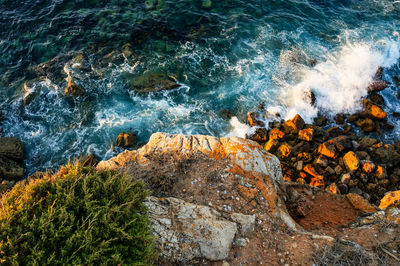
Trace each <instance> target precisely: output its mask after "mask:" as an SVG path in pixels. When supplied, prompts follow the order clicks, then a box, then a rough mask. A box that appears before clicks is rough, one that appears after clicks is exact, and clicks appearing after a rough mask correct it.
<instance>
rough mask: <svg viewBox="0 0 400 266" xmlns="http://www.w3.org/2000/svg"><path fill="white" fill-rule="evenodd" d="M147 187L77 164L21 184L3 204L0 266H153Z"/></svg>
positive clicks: (128, 179)
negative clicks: (61, 265) (147, 211)
mask: <svg viewBox="0 0 400 266" xmlns="http://www.w3.org/2000/svg"><path fill="white" fill-rule="evenodd" d="M148 194H149V192H148V191H146V190H144V189H143V184H142V183H140V182H133V181H132V179H131V178H129V177H127V176H123V175H120V174H118V173H116V172H115V171H99V172H96V171H94V170H92V169H90V168H84V167H81V166H79V165H78V164H74V165H67V166H65V167H61V168H60V170H59V171H58V172H57V173H56V174H53V175H51V174H43V175H42V176H41V177H40V178H35V179H30V180H28V181H25V182H24V183H21V184H17V185H16V186H15V187H14V188H13V189H12V190H11V191H9V192H8V193H6V194H4V195H3V196H2V198H1V200H0V263H3V264H8V265H16V264H20V265H26V264H28V265H43V264H47V265H48V264H51V265H54V264H56V265H57V264H58V265H59V264H73V265H82V264H85V265H92V264H105V265H110V264H111V265H117V264H124V265H125V264H129V265H148V264H151V262H152V260H153V259H154V257H155V250H154V239H153V237H152V235H151V231H150V228H149V218H148V217H147V215H146V207H145V206H144V205H143V200H144V199H145V198H146V197H147V196H148Z"/></svg>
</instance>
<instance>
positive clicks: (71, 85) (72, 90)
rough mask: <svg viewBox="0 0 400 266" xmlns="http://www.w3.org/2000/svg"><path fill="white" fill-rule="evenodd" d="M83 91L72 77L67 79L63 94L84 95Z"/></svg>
mask: <svg viewBox="0 0 400 266" xmlns="http://www.w3.org/2000/svg"><path fill="white" fill-rule="evenodd" d="M85 93H86V92H85V90H84V89H83V88H82V87H81V86H80V85H78V84H76V83H75V82H74V81H73V80H72V79H70V80H69V81H68V85H67V88H66V89H65V94H67V95H71V96H75V97H78V96H83V95H85Z"/></svg>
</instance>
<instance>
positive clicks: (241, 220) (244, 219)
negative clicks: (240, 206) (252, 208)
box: [231, 213, 256, 236]
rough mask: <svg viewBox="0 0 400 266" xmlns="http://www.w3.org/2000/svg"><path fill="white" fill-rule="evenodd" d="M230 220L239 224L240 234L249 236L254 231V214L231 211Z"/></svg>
mask: <svg viewBox="0 0 400 266" xmlns="http://www.w3.org/2000/svg"><path fill="white" fill-rule="evenodd" d="M231 219H232V221H234V222H236V223H238V224H240V234H241V235H242V236H249V234H251V233H252V232H254V226H255V222H256V217H255V215H245V214H241V213H233V214H232V215H231Z"/></svg>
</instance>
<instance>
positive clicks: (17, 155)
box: [0, 137, 24, 160]
mask: <svg viewBox="0 0 400 266" xmlns="http://www.w3.org/2000/svg"><path fill="white" fill-rule="evenodd" d="M0 156H3V157H7V158H10V159H15V160H22V159H23V158H24V145H23V144H22V142H21V141H20V140H19V139H18V138H16V137H3V138H0Z"/></svg>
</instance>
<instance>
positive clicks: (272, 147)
mask: <svg viewBox="0 0 400 266" xmlns="http://www.w3.org/2000/svg"><path fill="white" fill-rule="evenodd" d="M278 147H279V141H278V140H276V139H270V140H268V141H267V143H265V145H264V150H266V151H267V152H272V153H274V152H275V151H276V149H278Z"/></svg>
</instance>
